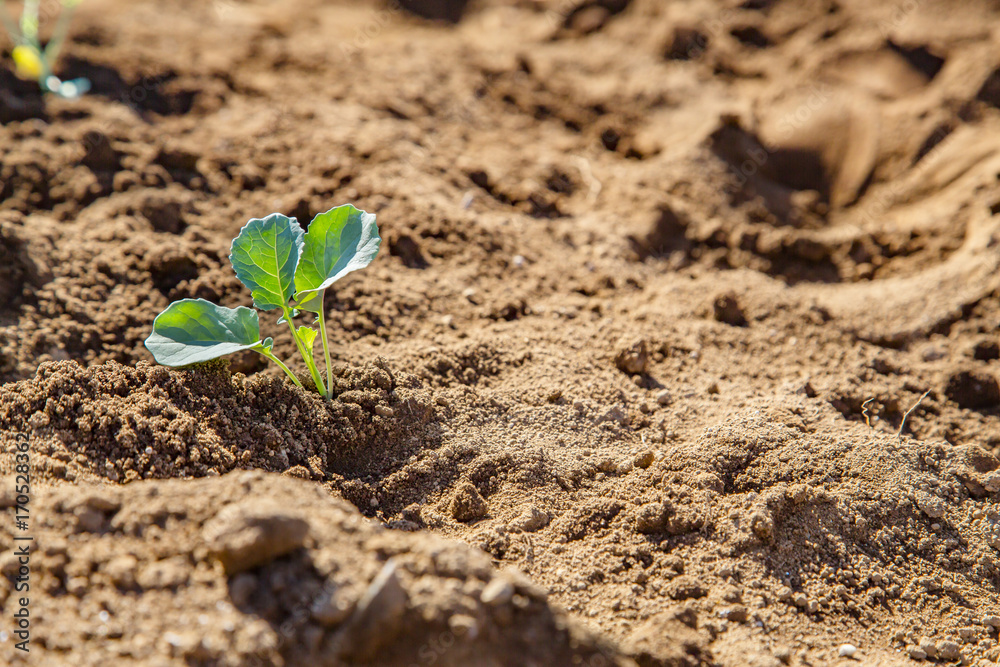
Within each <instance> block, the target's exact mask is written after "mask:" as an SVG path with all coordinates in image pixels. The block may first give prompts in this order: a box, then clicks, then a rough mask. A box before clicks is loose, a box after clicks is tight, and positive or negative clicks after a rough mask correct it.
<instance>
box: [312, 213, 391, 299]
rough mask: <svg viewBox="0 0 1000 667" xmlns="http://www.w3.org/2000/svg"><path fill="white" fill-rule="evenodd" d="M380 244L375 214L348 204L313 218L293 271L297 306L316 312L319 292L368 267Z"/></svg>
mask: <svg viewBox="0 0 1000 667" xmlns="http://www.w3.org/2000/svg"><path fill="white" fill-rule="evenodd" d="M381 242H382V239H381V237H379V234H378V226H377V225H376V224H375V215H374V214H373V213H365V212H364V211H360V210H358V209H356V208H354V207H353V206H352V205H350V204H344V205H343V206H338V207H336V208H332V209H330V210H329V211H327V212H326V213H320V214H319V215H317V216H316V217H315V218H313V220H312V222H310V223H309V230H308V231H307V232H306V235H305V248H304V249H303V251H302V259H301V260H300V261H299V267H298V269H296V271H295V289H296V293H295V300H296V302H298V303H297V305H298V307H299V308H301V309H303V310H308V311H310V312H313V313H317V312H319V308H320V299H319V296H320V294H321V293H322V291H323V290H325V289H326V288H327V287H329V286H330V285H332V284H333V283H334V282H336V281H337V280H339V279H340V278H342V277H343V276H345V275H347V274H348V273H350V272H351V271H356V270H358V269H363V268H364V267H366V266H368V265H369V264H370V263H371V261H372V260H373V259H375V255H377V254H378V248H379V244H381Z"/></svg>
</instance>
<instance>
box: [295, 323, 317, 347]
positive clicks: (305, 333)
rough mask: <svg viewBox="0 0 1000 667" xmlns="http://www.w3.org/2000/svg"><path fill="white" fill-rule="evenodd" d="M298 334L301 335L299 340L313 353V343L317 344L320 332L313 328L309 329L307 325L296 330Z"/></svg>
mask: <svg viewBox="0 0 1000 667" xmlns="http://www.w3.org/2000/svg"><path fill="white" fill-rule="evenodd" d="M296 332H297V333H298V334H299V338H300V339H301V340H302V342H303V343H305V347H306V349H307V350H310V351H311V350H312V349H313V343H315V342H316V334H317V333H318V332H317V331H316V330H315V329H313V328H312V327H307V326H305V325H302V326H301V327H299V328H298V329H296Z"/></svg>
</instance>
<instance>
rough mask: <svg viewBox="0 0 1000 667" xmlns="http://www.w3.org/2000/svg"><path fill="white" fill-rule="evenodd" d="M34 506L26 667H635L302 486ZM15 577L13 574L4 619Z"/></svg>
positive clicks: (447, 556) (247, 479) (487, 579)
mask: <svg viewBox="0 0 1000 667" xmlns="http://www.w3.org/2000/svg"><path fill="white" fill-rule="evenodd" d="M12 503H13V500H12V499H11V498H9V497H8V496H7V495H4V496H3V497H2V503H0V504H2V505H3V507H4V508H5V509H6V508H7V507H9V506H10V505H11V504H12ZM31 509H32V512H33V516H36V517H37V519H36V520H35V521H34V522H33V524H32V531H33V537H34V538H35V539H34V542H33V543H32V545H31V551H32V556H31V563H32V572H31V589H32V594H31V600H32V607H31V614H32V621H33V628H34V631H33V635H32V644H31V652H30V660H27V659H26V658H25V659H21V658H20V657H19V656H18V653H19V652H16V653H14V654H12V655H11V657H10V660H11V661H10V662H8V663H7V664H12V665H14V664H32V665H63V664H67V663H68V662H72V663H74V664H80V665H101V664H109V663H111V664H116V665H150V664H162V665H192V664H199V665H208V664H211V665H234V666H235V665H287V666H288V667H292V666H294V665H344V664H356V665H386V666H394V665H400V666H407V667H408V666H409V665H412V664H414V660H418V661H428V660H433V662H434V664H439V665H454V666H456V667H457V666H458V665H482V666H483V667H486V666H489V665H513V664H539V665H541V664H559V665H570V664H584V665H622V666H623V667H624V666H625V665H628V664H632V663H629V661H627V660H625V659H623V658H621V657H620V656H619V655H617V654H616V652H615V651H614V649H612V648H611V647H609V646H608V645H606V644H604V643H602V642H601V641H600V640H598V639H595V638H594V637H593V636H592V635H590V634H588V633H586V632H585V631H583V630H581V629H580V628H578V627H577V626H576V625H575V624H574V623H572V622H571V621H570V620H569V619H568V617H567V616H566V614H565V613H564V612H561V611H557V610H555V609H554V608H553V607H552V606H550V605H549V603H548V602H547V600H546V594H545V592H544V591H543V590H542V589H540V588H539V587H537V586H536V585H534V584H532V583H531V582H530V581H528V580H527V579H526V578H525V577H524V576H523V575H519V574H518V573H516V572H498V571H497V570H495V569H494V568H493V567H492V566H491V564H490V562H489V558H488V557H487V556H486V555H485V554H483V553H481V552H478V551H476V550H474V549H470V548H469V547H467V546H464V545H460V544H458V543H456V542H452V541H447V540H443V539H441V538H439V537H434V536H431V535H414V534H408V533H401V532H398V531H389V530H385V529H382V528H380V527H378V526H376V525H374V524H372V523H370V522H368V521H366V520H364V519H363V518H362V517H361V516H360V515H359V514H358V513H357V511H356V510H355V509H354V508H353V507H352V506H350V505H349V504H347V503H345V502H343V501H338V500H335V499H332V498H330V497H329V495H328V494H326V493H324V492H323V491H322V490H321V489H319V488H318V487H316V486H315V485H311V484H307V483H304V482H301V481H296V480H290V479H287V478H281V477H278V476H275V475H265V474H263V473H249V472H241V473H233V474H230V475H225V476H223V477H221V478H218V479H204V480H197V481H190V482H182V481H177V480H170V481H155V482H142V483H137V484H130V485H128V486H125V487H113V486H99V485H89V484H82V485H78V486H61V487H59V488H55V489H50V490H47V491H45V492H44V493H40V494H38V495H36V496H35V497H34V499H33V502H32V507H31ZM2 530H3V533H2V534H3V539H4V541H5V543H8V544H10V543H11V541H12V538H13V535H12V534H11V533H10V532H9V527H8V526H6V525H5V526H4V528H3V529H2ZM17 567H18V561H17V558H16V557H14V556H12V555H11V554H9V553H6V554H4V555H3V557H2V559H0V571H2V572H3V573H4V574H5V575H7V576H5V577H4V578H3V579H0V605H2V606H3V608H4V610H5V613H6V611H7V610H8V609H13V608H14V606H15V603H16V602H15V599H16V598H17V597H18V593H16V592H15V591H13V590H12V588H11V586H10V582H9V580H8V577H9V576H13V575H12V572H13V571H14V570H16V569H17ZM5 645H6V646H9V643H8V642H5ZM26 655H27V654H26Z"/></svg>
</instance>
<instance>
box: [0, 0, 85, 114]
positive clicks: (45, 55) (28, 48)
mask: <svg viewBox="0 0 1000 667" xmlns="http://www.w3.org/2000/svg"><path fill="white" fill-rule="evenodd" d="M81 1H82V0H59V4H60V5H61V7H62V10H61V11H60V12H59V18H58V19H57V20H56V25H55V27H54V28H53V29H52V38H51V39H50V40H49V42H48V44H46V45H45V47H44V48H43V47H42V43H41V40H40V39H39V36H38V26H39V18H38V17H39V9H40V4H41V3H40V2H39V0H24V8H23V9H22V10H21V20H20V21H16V20H15V19H14V17H13V16H11V15H10V13H9V12H8V11H7V7H6V2H5V0H0V20H2V21H3V24H4V28H6V29H7V33H8V34H9V35H10V38H11V41H13V42H14V50H13V51H12V52H11V57H12V58H13V59H14V72H15V74H17V75H18V76H19V77H21V78H22V79H29V80H34V81H37V82H38V86H39V87H40V88H41V89H42V90H44V91H47V92H50V93H55V94H56V95H59V96H61V97H70V98H72V97H79V96H80V95H83V94H84V93H86V92H87V91H88V90H90V81H88V80H87V79H73V80H71V81H63V80H61V79H60V78H59V77H57V76H56V75H55V74H53V73H52V68H53V66H54V65H55V62H56V59H57V58H58V57H59V50H60V49H61V48H62V45H63V42H65V41H66V34H67V33H68V32H69V24H70V21H71V20H72V19H73V11H74V10H75V9H76V6H77V5H79V4H80V2H81Z"/></svg>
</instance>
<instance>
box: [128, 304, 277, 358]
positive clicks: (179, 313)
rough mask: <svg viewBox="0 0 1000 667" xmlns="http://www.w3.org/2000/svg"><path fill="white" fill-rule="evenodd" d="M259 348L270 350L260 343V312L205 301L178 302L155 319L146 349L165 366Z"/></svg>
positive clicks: (243, 307)
mask: <svg viewBox="0 0 1000 667" xmlns="http://www.w3.org/2000/svg"><path fill="white" fill-rule="evenodd" d="M268 341H270V339H268ZM256 347H261V348H264V347H267V345H265V344H262V342H261V340H260V324H259V323H258V321H257V313H256V311H254V310H252V309H250V308H247V307H245V306H239V307H238V308H224V307H222V306H217V305H215V304H214V303H212V302H210V301H205V300H204V299H182V300H180V301H174V302H173V303H172V304H170V305H169V306H167V309H166V310H164V311H163V312H162V313H160V314H159V315H157V316H156V319H155V320H153V333H151V334H150V335H149V338H147V339H146V349H147V350H149V351H150V352H152V353H153V358H154V359H156V361H157V363H160V364H163V365H164V366H187V365H189V364H197V363H201V362H203V361H209V360H211V359H215V358H216V357H221V356H223V355H226V354H232V353H233V352H239V351H240V350H249V349H252V348H256Z"/></svg>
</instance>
